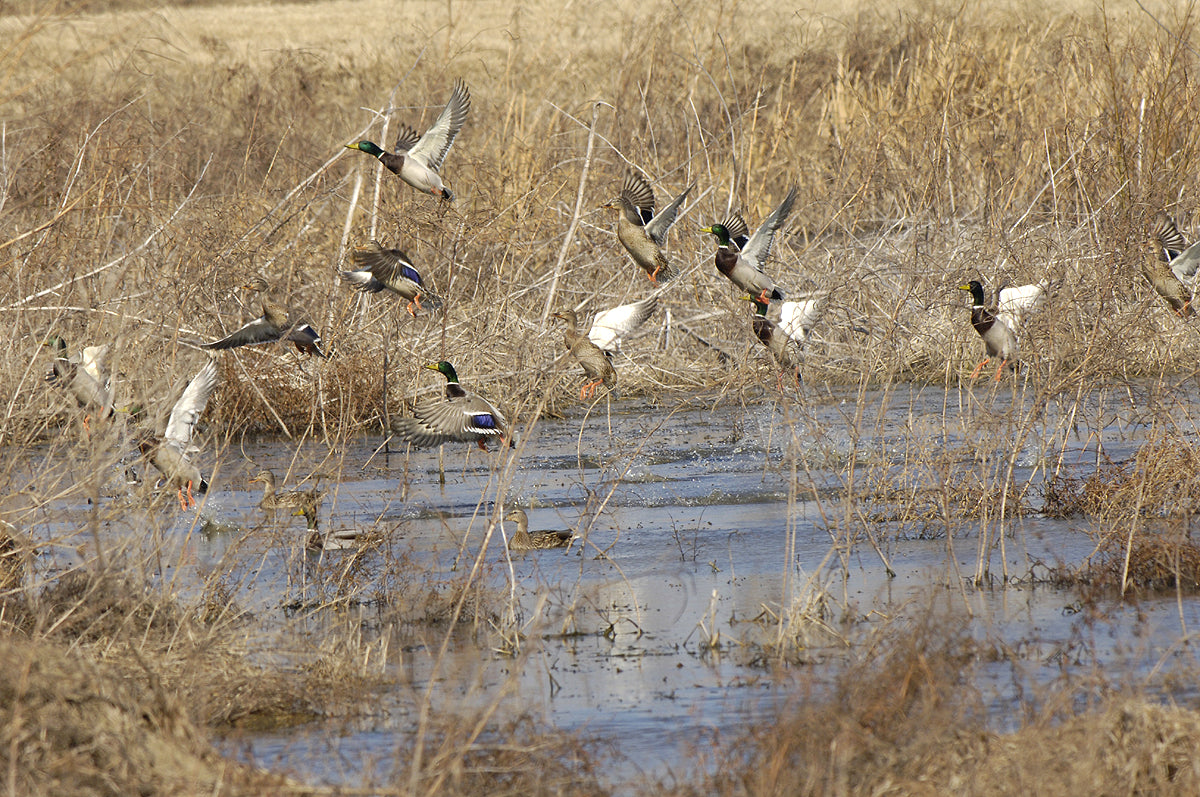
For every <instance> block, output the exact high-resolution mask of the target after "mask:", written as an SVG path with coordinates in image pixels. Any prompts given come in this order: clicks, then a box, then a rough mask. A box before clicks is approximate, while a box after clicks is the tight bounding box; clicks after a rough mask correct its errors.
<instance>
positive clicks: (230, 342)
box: [200, 315, 283, 349]
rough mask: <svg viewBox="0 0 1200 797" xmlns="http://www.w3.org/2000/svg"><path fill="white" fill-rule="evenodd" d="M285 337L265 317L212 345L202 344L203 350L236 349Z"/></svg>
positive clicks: (281, 331) (260, 317)
mask: <svg viewBox="0 0 1200 797" xmlns="http://www.w3.org/2000/svg"><path fill="white" fill-rule="evenodd" d="M281 337H283V330H281V329H280V328H279V327H277V326H275V324H273V323H271V322H270V321H268V320H267V317H266V316H265V315H262V316H259V317H258V318H256V319H254V320H253V321H251V322H250V323H249V324H246V325H245V326H244V327H242V328H241V329H238V330H235V331H234V332H232V333H230V334H229V335H226V336H225V337H223V338H221V339H220V340H215V341H213V342H212V343H201V344H200V348H202V349H236V348H237V347H238V346H253V345H255V344H258V343H271V342H272V341H276V340H279V339H280V338H281Z"/></svg>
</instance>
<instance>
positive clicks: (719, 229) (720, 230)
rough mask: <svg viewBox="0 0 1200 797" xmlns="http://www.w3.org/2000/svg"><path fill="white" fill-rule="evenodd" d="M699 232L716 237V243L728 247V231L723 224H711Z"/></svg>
mask: <svg viewBox="0 0 1200 797" xmlns="http://www.w3.org/2000/svg"><path fill="white" fill-rule="evenodd" d="M700 232H707V233H711V234H712V235H715V236H717V243H719V244H720V245H721V246H729V230H728V229H727V228H726V227H725V225H724V224H713V225H710V226H708V227H702V228H701V229H700Z"/></svg>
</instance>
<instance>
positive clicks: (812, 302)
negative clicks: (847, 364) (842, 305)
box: [742, 293, 828, 386]
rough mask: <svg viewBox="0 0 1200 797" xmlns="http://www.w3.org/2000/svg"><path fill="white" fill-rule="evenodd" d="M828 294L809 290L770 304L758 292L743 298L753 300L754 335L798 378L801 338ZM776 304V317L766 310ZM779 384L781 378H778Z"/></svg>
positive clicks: (809, 329)
mask: <svg viewBox="0 0 1200 797" xmlns="http://www.w3.org/2000/svg"><path fill="white" fill-rule="evenodd" d="M827 295H828V294H825V293H820V294H812V295H810V296H809V297H807V298H804V299H798V300H796V301H792V302H772V303H771V304H770V305H769V306H768V305H766V304H763V303H762V302H760V301H759V300H758V297H757V296H744V297H742V298H744V299H746V300H747V301H750V302H753V303H754V320H753V329H754V337H756V338H758V340H759V341H760V342H761V343H762V344H763V345H764V346H766V347H767V349H768V350H769V351H770V352H771V356H773V357H774V358H775V362H777V363H779V365H780V367H781V368H783V369H784V370H785V371H787V372H788V373H791V374H793V375H794V376H795V377H796V381H797V382H799V381H800V353H801V350H802V349H803V348H804V342H805V341H806V340H808V335H809V333H810V332H812V328H813V327H814V326H815V325H816V323H817V320H818V319H819V318H820V317H821V311H822V309H823V308H822V307H821V304H822V301H823V300H824V298H825V296H827ZM775 307H778V312H777V313H775V315H776V317H775V318H770V317H769V315H768V311H769V310H771V309H772V308H775ZM781 386H782V381H781Z"/></svg>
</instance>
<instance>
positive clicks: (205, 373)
mask: <svg viewBox="0 0 1200 797" xmlns="http://www.w3.org/2000/svg"><path fill="white" fill-rule="evenodd" d="M216 385H217V363H216V361H214V360H209V361H208V362H207V363H206V364H205V365H204V367H203V368H201V369H200V372H199V373H198V374H196V375H195V376H194V377H192V381H190V382H188V385H187V387H186V388H184V390H183V395H182V396H180V397H179V400H178V401H176V402H175V406H174V407H173V408H171V418H170V420H168V421H167V430H166V432H164V433H163V438H164V440H165V441H167V442H170V443H172V444H174V445H175V446H176V447H178V448H179V449H180V450H181V451H186V450H187V448H188V446H189V445H190V444H191V441H192V432H193V431H195V429H196V421H197V420H199V418H200V415H201V414H202V413H203V412H204V407H205V406H206V405H207V404H208V397H209V396H210V395H212V392H213V388H214V387H216Z"/></svg>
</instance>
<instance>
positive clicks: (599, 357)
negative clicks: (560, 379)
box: [552, 310, 617, 399]
mask: <svg viewBox="0 0 1200 797" xmlns="http://www.w3.org/2000/svg"><path fill="white" fill-rule="evenodd" d="M552 315H553V316H554V317H555V318H561V319H562V320H563V321H565V322H567V326H566V329H564V330H563V343H565V344H566V345H567V350H568V351H570V352H571V356H572V357H574V358H575V359H576V360H577V361H578V362H579V364H580V365H582V366H583V372H584V374H586V375H587V378H588V379H589V380H591V381H589V382H588V383H587V384H585V385H584V386H583V387H582V388H580V390H579V398H581V399H583V398H591V397H593V396H595V395H596V388H597V387H599V386H600V385H601V384H603V385H604V386H605V387H606V388H608V389H609V390H612V389H613V388H614V387H616V385H617V372H616V370H615V369H614V368H613V367H612V363H611V362H609V361H608V357H607V356H605V354H604V352H603V351H601V350H600V347H599V346H597V345H596V344H595V343H593V342H592V341H591V340H590V339H588V338H587V337H586V336H585V335H581V334H579V318H578V316H576V315H575V311H574V310H560V311H559V312H557V313H553V314H552Z"/></svg>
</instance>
